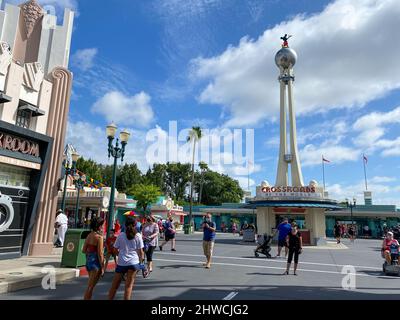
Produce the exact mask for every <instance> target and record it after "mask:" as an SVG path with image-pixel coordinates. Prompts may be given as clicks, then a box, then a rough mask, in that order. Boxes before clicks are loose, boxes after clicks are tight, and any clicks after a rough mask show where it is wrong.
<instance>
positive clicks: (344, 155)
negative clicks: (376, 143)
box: [300, 144, 360, 167]
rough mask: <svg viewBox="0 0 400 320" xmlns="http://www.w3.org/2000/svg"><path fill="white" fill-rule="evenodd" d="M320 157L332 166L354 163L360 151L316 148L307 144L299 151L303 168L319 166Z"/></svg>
mask: <svg viewBox="0 0 400 320" xmlns="http://www.w3.org/2000/svg"><path fill="white" fill-rule="evenodd" d="M322 155H323V156H324V158H325V159H327V160H329V161H331V163H332V165H334V164H340V163H343V162H345V161H356V160H357V159H359V157H360V151H359V150H357V149H354V148H349V147H344V146H339V145H332V146H329V145H326V146H324V147H321V146H320V147H317V146H315V145H313V144H309V145H306V146H305V147H304V148H303V149H302V150H301V151H300V159H301V163H302V165H303V166H304V167H307V166H313V165H321V161H322Z"/></svg>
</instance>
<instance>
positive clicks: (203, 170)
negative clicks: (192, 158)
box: [197, 161, 208, 204]
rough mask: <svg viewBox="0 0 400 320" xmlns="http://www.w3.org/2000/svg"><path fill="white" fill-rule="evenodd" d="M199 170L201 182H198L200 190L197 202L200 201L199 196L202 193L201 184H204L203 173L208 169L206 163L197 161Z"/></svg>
mask: <svg viewBox="0 0 400 320" xmlns="http://www.w3.org/2000/svg"><path fill="white" fill-rule="evenodd" d="M199 167H200V171H201V182H200V192H199V199H198V201H197V202H198V204H200V203H201V197H202V194H203V185H204V173H205V172H206V171H207V170H208V165H207V163H205V162H203V161H200V163H199Z"/></svg>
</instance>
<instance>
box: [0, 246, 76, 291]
mask: <svg viewBox="0 0 400 320" xmlns="http://www.w3.org/2000/svg"><path fill="white" fill-rule="evenodd" d="M61 254H62V248H55V249H54V250H53V253H52V255H50V256H41V257H22V258H19V259H12V260H0V294H5V293H9V292H14V291H19V290H23V289H27V288H33V287H39V286H40V287H41V286H42V279H43V277H44V275H45V273H43V272H47V273H48V274H49V273H51V272H53V270H54V276H55V278H56V282H57V283H59V284H61V283H64V282H65V281H69V280H71V279H74V278H77V277H79V269H71V268H61V267H60V263H61Z"/></svg>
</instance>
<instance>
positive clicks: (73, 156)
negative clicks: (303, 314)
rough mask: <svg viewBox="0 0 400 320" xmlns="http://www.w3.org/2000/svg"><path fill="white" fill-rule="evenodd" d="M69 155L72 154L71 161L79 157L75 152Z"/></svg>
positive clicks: (75, 160)
mask: <svg viewBox="0 0 400 320" xmlns="http://www.w3.org/2000/svg"><path fill="white" fill-rule="evenodd" d="M71 156H72V161H73V162H77V161H78V159H79V158H80V155H79V153H77V152H73V153H72V155H71Z"/></svg>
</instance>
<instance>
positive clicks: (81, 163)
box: [76, 158, 102, 181]
mask: <svg viewBox="0 0 400 320" xmlns="http://www.w3.org/2000/svg"><path fill="white" fill-rule="evenodd" d="M76 168H77V169H78V170H79V171H81V172H82V173H84V174H85V175H86V176H87V177H88V178H92V179H94V180H99V181H101V180H102V168H101V166H100V165H99V164H97V163H96V162H95V161H94V160H92V159H89V160H85V159H84V158H79V159H78V161H77V162H76Z"/></svg>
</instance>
